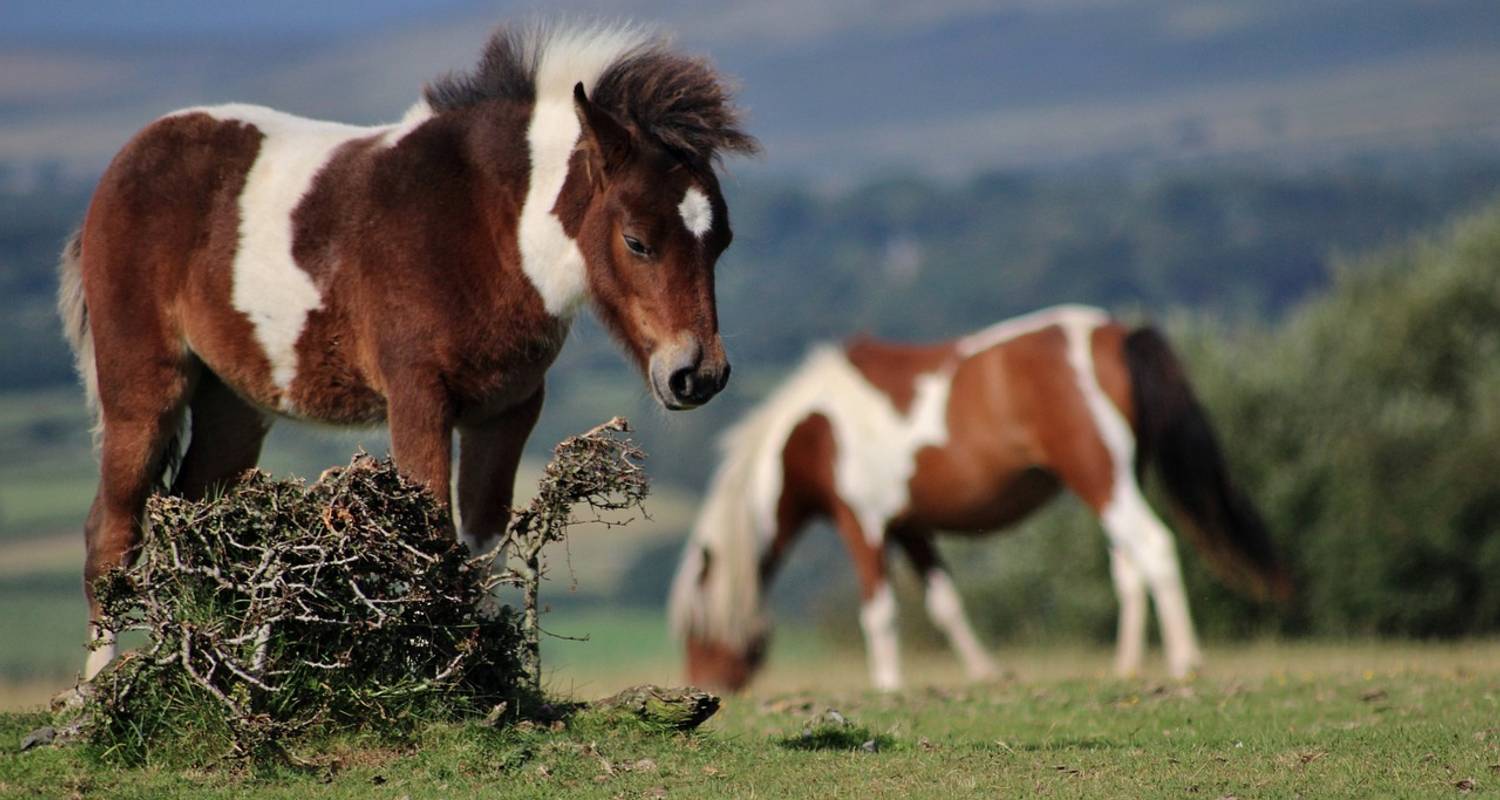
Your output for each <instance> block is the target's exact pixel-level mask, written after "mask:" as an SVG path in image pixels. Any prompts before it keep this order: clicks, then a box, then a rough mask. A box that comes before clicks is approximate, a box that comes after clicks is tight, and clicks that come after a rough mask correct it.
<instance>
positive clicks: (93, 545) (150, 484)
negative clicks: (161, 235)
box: [83, 342, 191, 680]
mask: <svg viewBox="0 0 1500 800" xmlns="http://www.w3.org/2000/svg"><path fill="white" fill-rule="evenodd" d="M101 344H102V342H101ZM136 352H137V354H139V353H140V352H141V351H139V350H138V351H136ZM108 358H110V356H109V355H108V354H107V352H106V351H104V350H103V349H101V350H100V356H99V359H98V363H99V383H100V398H99V399H100V411H101V415H102V421H103V426H102V427H103V434H102V441H101V445H100V454H99V476H100V477H99V491H98V493H97V495H96V496H95V498H94V505H93V507H92V508H91V509H90V511H89V519H88V522H87V523H86V525H85V527H84V535H85V540H86V544H87V555H86V556H85V560H84V567H83V580H84V595H85V596H86V597H87V598H88V602H89V632H90V633H89V638H90V641H91V642H93V643H95V644H96V645H97V646H96V647H95V648H94V649H93V651H92V652H91V653H90V654H89V656H88V659H87V661H86V662H85V663H84V670H83V677H84V680H90V679H92V678H93V677H94V676H95V675H97V674H98V672H99V670H101V669H103V668H104V667H105V665H107V664H108V663H109V662H110V661H112V660H113V659H114V656H115V642H114V634H113V633H112V632H110V631H106V630H102V629H101V628H100V627H99V625H98V621H99V602H98V599H97V598H96V597H95V596H94V582H95V581H96V580H97V579H98V578H99V577H100V576H102V575H104V574H105V573H106V572H108V571H109V570H111V569H113V568H115V567H119V566H127V565H128V564H129V563H130V561H131V560H132V559H133V558H134V554H135V550H136V547H137V546H139V544H140V538H141V527H140V526H141V513H142V510H143V509H144V507H145V504H146V497H147V495H149V494H150V493H151V491H152V489H153V488H154V486H155V485H156V483H157V481H158V480H160V478H161V477H162V472H163V471H164V469H165V468H166V463H167V461H168V460H169V452H168V448H169V447H175V446H176V441H177V436H178V434H179V429H180V426H181V422H182V414H183V406H184V403H183V400H184V397H185V396H186V394H187V391H188V387H189V385H190V384H191V376H190V374H189V371H188V370H187V369H186V368H185V366H183V365H181V364H180V363H178V362H174V361H173V360H169V359H162V360H154V359H149V358H134V359H130V360H128V361H127V360H124V359H120V360H117V361H113V362H111V361H108V360H107V359H108Z"/></svg>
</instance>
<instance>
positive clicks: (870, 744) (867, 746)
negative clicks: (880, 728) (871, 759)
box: [859, 739, 880, 753]
mask: <svg viewBox="0 0 1500 800" xmlns="http://www.w3.org/2000/svg"><path fill="white" fill-rule="evenodd" d="M859 749H861V750H863V751H865V752H866V753H874V752H877V751H879V750H880V743H878V742H876V741H875V740H874V739H868V740H866V741H865V743H864V744H862V745H860V746H859Z"/></svg>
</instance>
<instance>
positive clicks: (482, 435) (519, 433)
mask: <svg viewBox="0 0 1500 800" xmlns="http://www.w3.org/2000/svg"><path fill="white" fill-rule="evenodd" d="M542 396H543V392H542V390H541V389H537V390H536V393H535V394H533V395H532V396H531V397H528V398H527V399H526V400H524V401H522V402H521V404H520V405H518V406H516V407H514V408H511V409H508V410H506V411H504V412H503V413H500V414H498V415H496V416H494V417H492V418H490V419H487V420H485V421H483V422H481V423H477V424H466V425H462V426H460V427H459V431H458V513H459V533H458V535H459V539H460V540H461V541H462V542H463V543H464V544H465V545H468V547H469V551H470V552H472V553H480V552H482V551H484V550H485V549H488V548H489V547H491V546H493V545H494V543H495V539H496V537H499V536H500V535H501V534H503V533H505V526H506V525H507V524H508V523H509V521H510V501H511V497H512V496H513V493H514V491H515V482H516V467H517V465H519V464H520V463H521V450H522V449H523V448H525V446H526V438H527V437H528V436H530V435H531V429H532V427H534V426H535V425H536V420H537V417H538V416H539V415H540V414H541V412H542Z"/></svg>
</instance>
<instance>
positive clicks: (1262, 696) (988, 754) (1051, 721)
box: [0, 617, 1500, 800]
mask: <svg viewBox="0 0 1500 800" xmlns="http://www.w3.org/2000/svg"><path fill="white" fill-rule="evenodd" d="M575 622H576V623H577V624H578V627H593V628H594V630H596V631H598V632H599V633H600V634H601V635H600V636H599V638H597V639H596V640H595V641H594V642H591V643H588V644H577V645H574V646H576V647H578V648H579V649H580V650H589V651H591V652H589V653H588V655H587V657H586V658H580V659H578V660H576V661H571V662H569V663H567V664H564V665H562V666H558V669H557V673H556V674H555V675H554V679H553V683H554V686H556V685H558V684H563V683H571V684H572V685H573V686H575V687H576V688H577V690H578V692H579V694H580V695H581V696H585V697H592V696H596V695H598V694H601V693H603V690H604V688H605V687H613V686H618V685H622V684H623V683H624V682H625V680H626V679H627V678H628V679H634V678H636V677H638V676H640V675H641V674H643V673H646V672H650V671H651V664H650V663H649V659H647V660H646V661H642V660H641V656H640V655H639V654H640V653H642V652H650V651H652V650H653V649H654V646H655V645H657V644H660V643H661V642H660V640H659V639H655V640H653V638H652V634H651V633H650V631H651V630H652V629H655V630H657V631H659V630H660V624H659V622H656V621H655V620H647V619H635V618H629V619H626V620H624V621H623V622H622V621H621V620H619V619H611V620H610V621H609V623H608V625H605V624H604V618H603V617H599V618H596V619H595V620H594V621H593V623H589V622H588V621H586V620H582V619H577V620H575ZM606 631H607V633H605V632H606ZM656 636H660V634H659V633H658V634H656ZM787 649H793V648H784V650H787ZM799 649H800V648H799ZM1209 652H1210V658H1211V662H1210V669H1209V671H1208V672H1207V673H1206V674H1204V675H1203V676H1201V677H1199V678H1198V679H1196V680H1194V681H1191V682H1188V683H1182V684H1174V683H1165V682H1161V681H1160V680H1159V679H1155V678H1148V679H1143V680H1138V681H1119V680H1114V679H1109V678H1104V677H1100V676H1101V675H1103V674H1104V671H1105V669H1106V667H1107V664H1108V653H1107V652H1106V651H1104V650H1099V649H1075V648H1058V647H1051V648H1027V649H1024V650H1020V651H1003V652H1002V653H1000V656H1001V658H1002V659H1003V660H1004V663H1005V664H1006V665H1007V666H1008V667H1009V669H1010V670H1011V672H1010V673H1009V675H1008V677H1007V678H1006V679H1004V680H1002V681H998V682H995V683H992V684H987V685H982V686H965V685H963V684H962V683H960V682H958V681H957V680H956V674H955V673H956V665H954V664H952V660H951V659H950V658H948V657H947V656H946V655H942V656H936V655H922V656H919V657H918V658H916V659H914V661H913V663H912V668H913V669H912V677H913V679H914V680H913V687H914V688H911V689H909V690H907V691H904V692H901V693H897V694H890V695H886V694H876V693H871V692H868V691H865V690H863V689H860V688H854V687H858V686H861V685H863V671H864V670H863V663H862V661H861V660H860V658H859V656H858V654H857V653H850V652H841V651H833V652H829V651H824V652H818V651H817V648H816V647H811V648H809V649H806V650H804V651H803V652H801V653H799V654H798V655H796V656H788V655H785V653H783V657H782V658H780V659H779V660H778V661H777V667H776V668H774V669H773V670H772V671H771V673H770V674H769V675H768V676H767V677H768V679H769V680H768V681H767V682H766V683H765V684H763V685H761V686H760V687H759V688H757V689H756V690H755V691H754V692H752V693H749V694H744V695H738V696H733V697H729V698H727V699H726V702H725V705H724V708H723V710H721V711H720V713H719V715H718V716H717V717H715V718H714V719H713V720H711V721H710V722H709V723H708V724H707V725H706V726H705V728H704V729H703V730H702V731H700V732H699V733H696V734H692V735H683V734H679V735H661V734H654V733H650V732H645V731H638V730H630V729H625V730H621V729H617V728H602V727H598V726H595V725H591V724H589V723H587V722H580V723H579V724H577V725H574V726H569V727H565V728H563V729H562V730H559V731H544V730H537V729H510V730H502V731H492V730H487V729H484V728H481V727H478V726H441V727H434V728H431V729H429V730H427V731H426V732H425V733H424V734H423V735H422V737H421V738H420V740H419V741H418V742H417V743H415V744H413V745H411V746H410V747H407V748H401V749H392V748H389V747H371V746H362V745H361V743H360V742H358V741H353V740H350V741H341V742H336V743H331V744H330V745H329V746H328V748H327V750H326V752H324V753H322V754H320V756H319V758H318V759H317V764H316V766H313V767H309V768H307V769H305V770H300V771H290V770H288V771H277V772H270V773H263V774H254V775H251V774H242V773H236V772H233V771H229V772H225V771H219V770H215V771H211V772H202V771H174V770H170V769H163V768H144V769H132V770H110V769H102V768H100V767H99V766H98V765H97V764H96V763H95V762H93V761H91V760H90V759H89V757H88V756H87V754H86V753H85V752H84V751H82V750H81V749H80V748H65V749H49V748H43V749H40V750H35V751H31V752H28V753H24V754H21V753H17V752H16V750H15V744H14V743H15V742H16V741H18V739H19V738H20V737H21V736H22V735H24V734H25V733H26V732H27V731H28V730H30V729H31V728H32V727H34V726H36V725H37V724H39V722H40V720H41V719H42V715H40V714H36V713H26V712H15V711H12V712H7V713H4V714H3V715H0V741H4V742H5V743H6V747H5V748H4V750H3V753H0V797H112V798H131V797H151V798H161V797H204V798H211V797H248V798H282V797H286V798H292V797H305V796H308V795H309V794H315V795H316V796H319V797H351V798H353V797H358V798H366V797H370V798H401V797H408V798H413V799H414V800H415V799H416V798H428V797H431V798H446V797H484V796H506V797H600V798H613V797H755V796H764V797H783V796H817V797H833V798H837V797H860V798H866V797H975V796H986V797H993V796H1020V795H1027V796H1038V795H1041V796H1051V797H1083V796H1093V797H1165V796H1172V797H1181V796H1190V797H1208V798H1222V797H1230V796H1233V797H1369V796H1380V797H1444V796H1454V795H1462V794H1466V793H1471V792H1489V791H1493V787H1494V786H1495V785H1496V781H1500V728H1497V726H1496V719H1497V718H1500V645H1497V644H1496V643H1478V644H1467V645H1462V646H1437V645H1392V644H1389V643H1385V644H1379V643H1348V644H1341V645H1331V644H1321V645H1267V644H1259V645H1254V644H1252V645H1237V646H1218V647H1213V648H1211V649H1210V651H1209ZM553 663H554V664H558V663H559V661H558V660H557V659H556V658H554V660H553ZM828 708H833V709H836V710H837V711H838V712H840V716H842V717H843V718H844V719H845V720H846V721H847V722H846V724H840V723H838V722H832V721H830V717H831V715H828V714H826V713H825V712H826V710H827V709H828ZM868 742H873V743H874V744H873V745H868V744H867V743H868ZM872 750H873V752H871V751H872Z"/></svg>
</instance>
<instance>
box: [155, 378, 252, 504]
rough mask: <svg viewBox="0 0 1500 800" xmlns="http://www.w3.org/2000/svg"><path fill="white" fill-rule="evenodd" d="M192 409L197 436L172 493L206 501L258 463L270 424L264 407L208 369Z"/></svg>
mask: <svg viewBox="0 0 1500 800" xmlns="http://www.w3.org/2000/svg"><path fill="white" fill-rule="evenodd" d="M188 407H189V408H190V409H191V411H192V422H191V426H192V439H191V444H189V446H188V449H187V453H186V454H185V455H183V457H182V464H181V466H180V467H179V468H178V470H177V478H176V480H175V481H173V483H172V493H173V494H175V495H180V496H182V497H186V498H188V499H189V500H201V499H203V498H204V497H206V496H207V495H209V494H211V493H213V492H216V491H219V490H221V489H223V488H225V487H227V486H228V485H229V484H230V483H232V482H233V481H234V480H235V479H236V478H238V477H239V476H240V475H241V474H242V473H243V472H245V470H248V469H250V468H252V467H254V466H255V464H256V462H257V461H259V460H260V448H261V444H262V443H263V442H264V441H265V438H266V432H267V431H269V430H270V429H271V425H270V420H269V419H268V418H267V416H266V415H265V414H264V413H263V412H261V410H260V409H258V408H256V407H255V406H253V405H251V404H250V403H247V402H246V401H245V400H244V399H242V398H241V397H240V396H239V395H237V394H235V393H234V390H232V389H230V388H229V387H228V386H225V385H224V382H223V381H221V380H220V379H219V377H218V376H217V375H214V374H213V373H212V372H209V371H208V370H206V369H205V370H203V371H202V375H201V377H200V378H199V380H198V383H197V386H196V387H195V388H194V389H193V399H192V401H191V402H190V404H189V406H188Z"/></svg>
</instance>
